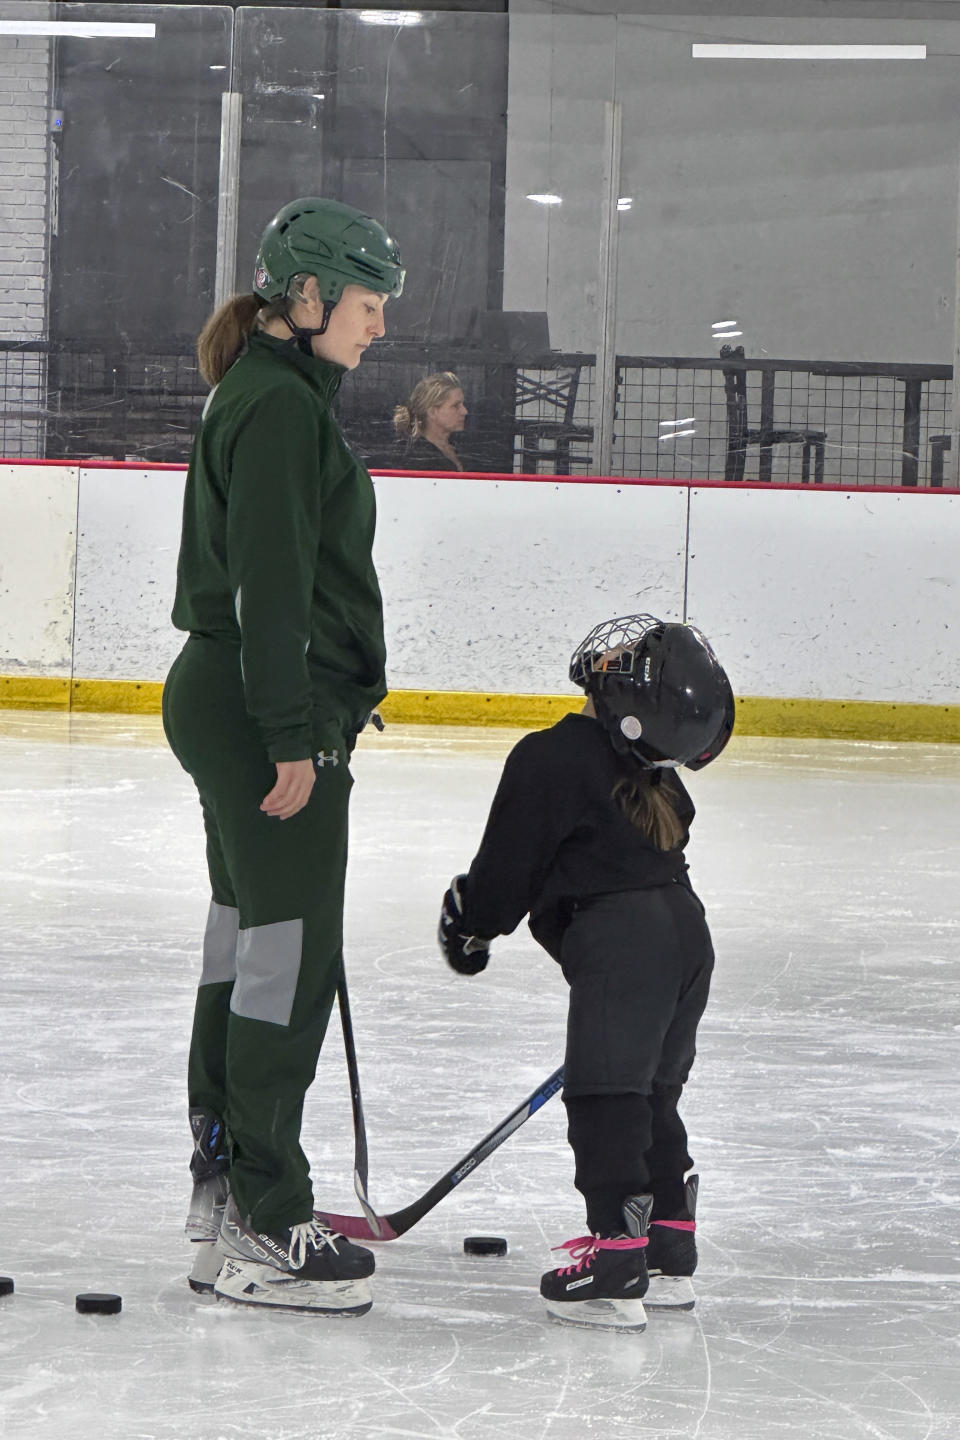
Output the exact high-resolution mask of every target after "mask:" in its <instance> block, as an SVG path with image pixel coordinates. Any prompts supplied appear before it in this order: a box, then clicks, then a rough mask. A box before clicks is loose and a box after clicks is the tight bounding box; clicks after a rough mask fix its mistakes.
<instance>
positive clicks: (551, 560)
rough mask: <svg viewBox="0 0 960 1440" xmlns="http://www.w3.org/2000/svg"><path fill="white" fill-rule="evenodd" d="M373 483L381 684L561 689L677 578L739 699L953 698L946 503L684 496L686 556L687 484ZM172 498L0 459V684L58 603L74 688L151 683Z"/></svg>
mask: <svg viewBox="0 0 960 1440" xmlns="http://www.w3.org/2000/svg"><path fill="white" fill-rule="evenodd" d="M375 484H376V490H377V502H378V510H379V520H378V531H377V543H376V560H377V565H378V569H379V573H380V580H381V585H382V588H383V593H384V602H385V608H386V624H387V642H388V647H389V661H388V677H389V680H390V684H391V685H392V686H393V687H394V688H395V689H436V690H477V691H490V692H498V691H499V692H501V693H508V694H509V693H517V692H526V693H533V694H560V693H563V692H564V691H565V690H566V688H567V686H566V662H567V657H568V655H569V653H570V651H571V649H572V648H573V646H574V645H575V644H576V643H577V642H578V641H579V640H580V639H581V638H582V637H583V635H584V634H585V633H586V632H587V630H588V629H589V628H590V627H591V626H592V625H593V624H595V623H596V622H597V621H599V620H601V619H605V618H608V617H610V616H612V615H615V614H628V613H631V612H635V611H640V610H650V611H653V612H654V613H657V614H661V615H664V616H666V617H668V618H671V619H673V618H680V617H681V616H682V615H683V613H684V587H685V584H686V587H687V591H686V593H687V607H686V609H687V614H688V617H689V618H690V619H691V620H693V621H694V622H696V623H697V624H700V625H702V626H703V628H704V630H705V631H706V632H707V634H708V635H710V637H711V638H712V639H713V640H714V641H715V643H716V645H717V648H718V650H719V652H720V654H721V655H722V656H723V659H724V663H725V664H726V665H727V666H728V668H729V669H730V672H731V677H732V679H733V681H734V684H735V687H736V689H737V691H738V693H740V694H743V695H757V696H769V697H771V698H776V697H784V698H799V699H803V698H809V699H838V700H843V699H848V700H875V701H894V702H896V701H900V702H903V703H910V702H912V703H920V704H922V703H927V704H945V705H955V704H958V703H960V580H958V573H957V563H956V557H957V555H958V554H960V495H955V494H951V493H946V492H945V493H942V494H930V493H929V492H924V493H916V494H910V493H908V492H901V493H878V492H870V491H862V492H856V491H842V492H833V491H825V490H819V489H816V488H814V487H812V486H811V487H804V488H803V489H796V490H779V489H770V490H764V489H757V488H747V487H744V488H740V487H717V488H709V487H693V488H692V490H691V491H690V492H689V497H690V498H689V510H690V517H689V518H690V534H689V560H687V508H688V492H687V490H686V488H685V487H683V486H654V485H616V484H613V485H591V484H588V483H586V482H571V483H569V484H567V483H555V482H553V481H541V482H533V481H490V480H463V479H445V478H444V479H440V478H436V477H429V476H425V477H417V476H381V477H378V478H377V480H376V481H375ZM182 492H183V473H182V472H181V471H176V470H168V471H162V470H161V471H149V470H146V469H144V470H133V469H130V470H126V469H119V468H118V469H115V470H114V469H88V468H81V469H80V470H77V469H73V468H70V467H66V466H65V467H63V468H62V469H61V468H58V467H55V466H30V465H5V466H0V673H4V674H8V675H16V674H26V675H38V676H68V675H69V674H70V673H71V639H72V632H73V626H74V606H75V610H76V631H75V638H74V640H73V643H74V652H73V673H74V674H75V675H76V676H77V677H79V678H87V679H108V680H110V679H118V680H119V679H130V680H162V679H163V677H164V675H165V674H166V671H167V668H168V667H169V664H170V662H171V660H172V659H173V657H174V656H175V655H176V653H177V651H178V649H179V647H180V644H181V637H180V635H179V634H178V632H176V631H175V630H174V629H173V627H172V625H171V624H170V608H171V605H172V603H173V594H174V586H175V578H176V558H177V550H178V546H179V536H180V510H181V504H182ZM78 505H79V534H78V529H77V521H76V517H77V511H78ZM75 556H76V589H75V590H74V563H75ZM685 571H686V574H685Z"/></svg>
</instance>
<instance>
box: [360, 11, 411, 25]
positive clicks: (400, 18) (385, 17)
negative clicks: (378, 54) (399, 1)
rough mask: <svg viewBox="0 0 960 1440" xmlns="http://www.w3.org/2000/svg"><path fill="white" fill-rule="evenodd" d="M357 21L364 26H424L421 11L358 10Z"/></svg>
mask: <svg viewBox="0 0 960 1440" xmlns="http://www.w3.org/2000/svg"><path fill="white" fill-rule="evenodd" d="M357 19H358V20H362V21H363V23H364V25H422V24H423V14H422V13H421V11H419V10H358V11H357Z"/></svg>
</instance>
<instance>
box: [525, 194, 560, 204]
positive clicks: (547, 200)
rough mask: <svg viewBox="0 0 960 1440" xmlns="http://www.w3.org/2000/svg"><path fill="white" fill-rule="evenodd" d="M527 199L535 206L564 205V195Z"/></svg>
mask: <svg viewBox="0 0 960 1440" xmlns="http://www.w3.org/2000/svg"><path fill="white" fill-rule="evenodd" d="M527 199H528V200H532V201H533V202H534V204H535V205H562V204H563V196H562V195H528V196H527Z"/></svg>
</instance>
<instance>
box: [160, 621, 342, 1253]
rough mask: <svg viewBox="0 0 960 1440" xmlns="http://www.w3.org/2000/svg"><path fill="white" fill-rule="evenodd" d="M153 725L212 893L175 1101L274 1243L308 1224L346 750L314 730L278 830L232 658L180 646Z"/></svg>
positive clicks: (338, 911)
mask: <svg viewBox="0 0 960 1440" xmlns="http://www.w3.org/2000/svg"><path fill="white" fill-rule="evenodd" d="M163 718H164V726H165V729H166V733H167V738H168V740H169V742H170V746H171V748H172V749H173V752H174V754H175V755H176V757H177V759H178V760H179V761H180V763H181V765H182V766H183V767H184V769H185V770H187V771H188V772H189V774H190V775H191V776H192V778H193V780H194V782H195V784H196V786H197V789H198V791H199V794H200V804H201V808H202V811H203V822H204V827H205V830H206V839H207V867H208V870H209V875H210V885H211V890H212V901H211V904H210V911H209V916H208V920H207V928H206V935H205V937H204V945H203V973H202V975H201V977H200V984H199V988H198V990H197V1000H196V1008H195V1011H194V1022H193V1035H192V1039H191V1045H190V1059H189V1067H188V1092H189V1103H190V1106H191V1107H194V1106H196V1107H199V1108H201V1109H205V1110H209V1111H212V1112H213V1113H214V1114H216V1115H218V1116H220V1117H222V1119H223V1120H224V1121H225V1123H226V1130H227V1136H228V1141H229V1152H230V1186H231V1190H232V1192H233V1195H234V1198H235V1199H236V1202H237V1205H238V1207H239V1209H240V1213H241V1214H242V1215H243V1216H245V1217H246V1216H248V1217H250V1219H251V1220H252V1222H253V1224H254V1225H255V1226H256V1227H257V1228H258V1229H259V1230H265V1231H267V1232H268V1233H269V1232H276V1231H280V1230H283V1229H284V1228H286V1227H287V1226H289V1225H295V1224H299V1223H300V1222H302V1221H304V1220H308V1219H309V1218H310V1216H311V1214H312V1212H313V1191H312V1186H311V1182H310V1167H309V1164H308V1163H307V1159H306V1156H305V1155H304V1153H303V1150H302V1148H301V1146H300V1126H301V1120H302V1115H303V1103H304V1096H305V1094H306V1091H307V1089H308V1087H309V1086H310V1085H311V1083H312V1082H313V1079H314V1076H315V1074H316V1067H317V1061H318V1058H319V1054H320V1047H321V1044H322V1043H323V1038H324V1034H325V1032H326V1028H327V1022H328V1020H329V1017H330V1011H331V1008H332V1005H333V1000H334V996H335V994H336V989H337V984H338V981H339V979H340V975H341V972H342V967H343V893H344V879H345V872H346V863H347V808H348V800H349V795H350V788H351V786H352V783H353V782H352V779H351V776H350V770H349V768H348V763H347V762H348V757H349V751H350V749H351V748H352V742H353V739H354V738H355V737H354V736H352V735H351V736H350V737H348V739H347V740H344V738H343V736H342V735H339V734H337V735H334V734H332V733H331V732H330V731H329V727H327V730H326V731H325V732H324V734H323V735H322V737H320V738H318V739H317V748H318V750H321V749H322V750H323V755H322V757H321V759H318V761H317V762H316V769H317V780H316V784H315V785H314V789H313V793H312V795H311V797H310V800H309V801H308V803H307V804H306V806H304V808H303V809H302V810H301V811H300V812H299V813H298V814H296V815H294V816H292V817H291V818H290V819H289V820H278V819H275V818H273V817H270V816H267V815H265V814H264V813H263V812H262V811H261V809H260V804H261V802H262V800H263V798H264V796H265V795H266V794H267V793H268V792H269V791H270V790H271V789H272V788H273V786H274V785H275V783H276V778H277V774H276V767H275V766H274V765H273V764H272V763H271V762H270V761H269V760H268V758H267V754H266V750H265V748H264V745H263V742H262V741H261V739H260V735H259V732H258V730H257V727H256V725H255V724H254V722H253V721H252V720H251V719H250V717H249V716H248V714H247V711H246V706H245V703H244V693H243V681H242V677H241V673H240V652H239V649H238V648H236V647H233V646H230V645H226V644H222V643H219V642H215V641H212V640H206V639H203V638H201V637H191V639H190V640H188V642H187V644H186V646H185V647H184V649H183V650H182V651H181V653H180V655H179V656H178V658H177V659H176V661H175V662H174V664H173V668H172V669H171V671H170V674H169V676H168V678H167V683H166V686H165V688H164V695H163ZM315 738H317V737H315Z"/></svg>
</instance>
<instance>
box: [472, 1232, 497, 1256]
mask: <svg viewBox="0 0 960 1440" xmlns="http://www.w3.org/2000/svg"><path fill="white" fill-rule="evenodd" d="M463 1253H464V1255H506V1253H507V1242H506V1240H504V1238H503V1236H502V1235H468V1236H467V1238H466V1239H465V1240H464V1242H463Z"/></svg>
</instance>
